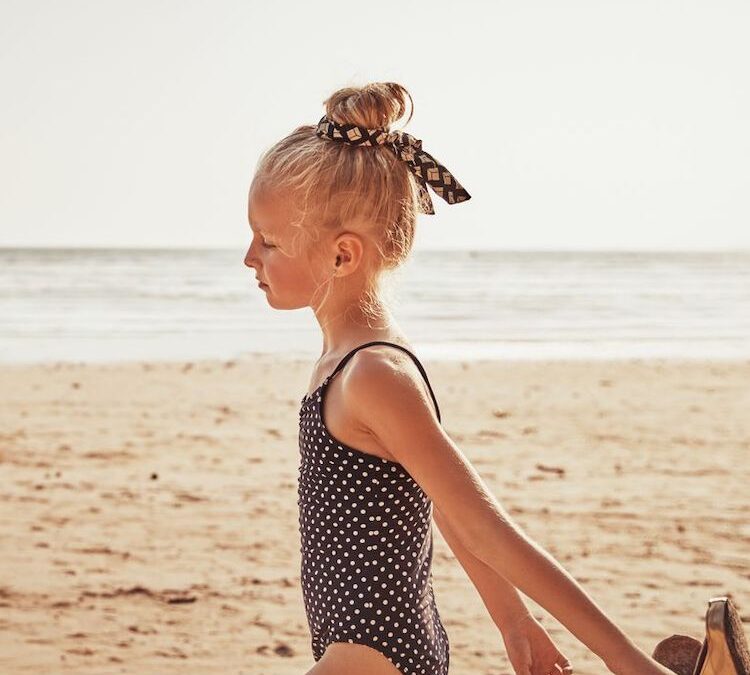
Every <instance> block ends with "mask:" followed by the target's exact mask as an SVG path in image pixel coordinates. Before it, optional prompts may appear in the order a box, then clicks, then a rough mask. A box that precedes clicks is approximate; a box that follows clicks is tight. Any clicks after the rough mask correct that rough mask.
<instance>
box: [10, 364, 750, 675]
mask: <svg viewBox="0 0 750 675" xmlns="http://www.w3.org/2000/svg"><path fill="white" fill-rule="evenodd" d="M424 364H425V367H426V368H427V372H428V374H429V376H430V380H431V382H432V385H433V388H434V390H435V394H436V396H437V398H438V401H439V403H440V408H441V412H442V416H443V424H444V426H445V427H446V430H447V431H448V433H449V434H450V435H451V437H452V438H453V439H454V440H455V441H456V443H457V444H458V445H459V446H460V447H461V448H462V450H463V451H464V452H465V454H466V455H467V456H468V458H469V459H470V460H471V461H472V462H473V464H474V465H475V466H476V468H477V470H478V471H479V472H480V473H481V475H482V476H483V478H484V479H485V481H486V482H487V484H488V486H489V487H491V489H492V490H493V492H494V494H495V495H496V496H497V497H498V499H499V501H500V502H501V503H502V504H503V506H504V507H505V508H506V509H507V510H508V511H509V512H510V513H511V514H512V516H513V517H514V518H515V519H516V521H517V522H518V523H519V524H521V525H522V526H523V527H524V528H525V529H526V531H527V532H528V533H529V535H530V536H532V537H533V538H534V539H536V540H537V541H538V542H539V543H540V544H541V545H542V546H543V547H544V548H546V549H547V550H548V551H550V552H551V553H552V554H553V555H554V556H555V557H556V558H557V559H558V560H559V561H560V562H561V563H562V564H563V565H564V566H565V568H566V569H567V570H568V571H569V572H570V573H571V574H573V576H575V577H576V579H577V580H578V581H579V582H581V584H582V585H583V586H584V588H586V590H587V591H588V592H589V593H590V594H591V595H592V597H593V598H594V599H595V601H596V602H597V603H598V604H599V605H600V606H601V607H602V609H604V611H605V612H607V613H608V614H609V616H611V617H612V619H613V620H614V621H615V622H616V623H618V625H620V626H621V627H622V628H623V629H624V630H625V632H626V633H627V634H629V635H630V636H631V637H632V638H633V639H634V640H635V641H636V643H637V644H638V645H639V646H641V647H642V648H643V649H644V650H647V651H648V652H649V653H650V652H651V650H652V649H653V647H654V645H655V644H656V642H658V641H659V640H660V639H662V638H664V637H666V636H668V635H670V634H672V633H683V634H690V635H694V636H696V637H698V638H700V639H702V637H703V616H704V611H705V607H706V602H707V600H708V598H709V597H711V596H712V595H718V594H728V595H731V596H732V597H733V598H734V600H735V604H736V606H737V607H738V609H739V610H740V613H741V614H742V616H743V620H744V621H745V622H748V624H750V497H749V496H748V494H749V493H748V484H750V459H749V458H750V414H748V411H750V361H748V360H742V361H682V362H681V361H661V360H622V361H592V362H581V361H578V362H576V361H571V362H555V361H551V362H542V361H534V362H532V361H528V362H525V361H520V362H498V361H475V362H469V361H467V362H460V361H457V362H430V361H429V360H424ZM311 366H312V363H311V362H302V361H295V362H292V361H289V362H284V361H278V360H276V359H273V358H272V357H269V356H259V357H258V358H256V359H252V360H246V361H190V362H182V363H177V362H173V363H158V362H151V361H149V362H137V363H128V364H114V363H113V364H106V365H100V364H95V365H94V364H83V363H58V364H55V363H51V364H44V365H7V364H6V365H2V366H0V380H1V381H2V394H1V396H0V402H1V403H2V405H1V406H0V471H1V475H2V492H1V493H0V523H2V525H1V527H0V549H1V550H2V556H1V557H0V673H2V674H3V675H15V674H17V673H18V674H21V673H35V674H37V673H38V674H41V673H43V674H48V673H49V674H54V673H87V674H89V673H90V674H92V675H93V674H97V675H105V674H108V673H143V674H146V673H148V674H154V675H156V674H159V675H166V674H169V673H182V674H192V673H195V674H196V675H197V674H198V673H200V674H201V675H206V674H208V673H222V674H228V673H234V674H245V675H250V674H252V675H303V673H305V672H306V671H307V669H309V668H310V667H311V666H312V664H313V659H312V655H311V650H310V644H309V633H308V629H307V625H306V621H305V616H304V613H303V605H302V597H301V590H300V579H299V539H298V523H297V504H296V499H297V496H296V481H297V470H298V447H297V434H298V426H297V424H298V409H299V402H300V398H301V396H302V395H303V394H304V393H305V392H306V390H307V389H308V386H309V377H310V369H311ZM433 527H434V533H435V548H434V561H433V578H434V588H435V596H436V599H437V603H438V607H439V610H440V612H441V617H442V620H443V623H444V625H445V627H446V630H447V632H448V635H449V637H450V641H451V674H452V675H475V674H476V675H500V674H507V673H512V670H511V667H510V665H509V663H508V661H507V659H506V657H505V650H504V646H503V643H502V638H501V636H500V633H499V632H498V631H497V629H496V628H495V626H494V624H493V623H492V621H491V619H490V617H489V615H488V614H487V612H486V610H485V608H484V605H483V603H482V600H481V598H480V597H479V595H478V594H477V592H476V591H475V590H474V587H473V586H472V585H471V582H470V581H469V579H468V577H467V576H466V574H465V573H464V571H463V569H462V568H461V566H460V565H459V563H458V562H457V560H456V559H455V557H454V556H453V554H452V552H451V551H450V549H449V548H448V546H447V544H446V543H445V541H444V540H443V538H442V536H441V535H440V532H439V530H438V529H437V527H436V526H433ZM527 602H528V604H529V607H530V608H532V610H533V612H534V614H535V615H536V616H538V617H542V623H543V624H544V625H545V626H546V627H547V628H548V630H549V632H550V634H551V635H552V636H553V638H554V639H555V640H556V642H557V643H558V645H559V646H560V647H561V649H562V650H563V651H564V652H565V653H566V655H567V656H568V657H569V658H570V659H571V662H572V664H573V667H574V670H575V672H576V673H577V674H578V675H594V674H595V673H596V674H599V673H603V672H605V669H604V665H603V663H602V662H601V661H600V660H599V658H598V657H596V656H595V655H593V654H591V653H590V652H589V651H588V650H587V649H586V648H585V646H583V645H582V644H581V643H580V642H578V640H577V639H576V638H575V637H574V636H573V635H571V634H570V633H569V632H568V631H567V629H565V627H564V626H562V624H560V623H559V622H558V621H556V620H555V619H554V618H553V617H552V616H551V615H550V614H548V613H547V612H546V611H544V610H543V609H542V608H541V607H540V606H539V605H537V604H536V603H534V602H533V601H532V600H530V599H529V600H527Z"/></svg>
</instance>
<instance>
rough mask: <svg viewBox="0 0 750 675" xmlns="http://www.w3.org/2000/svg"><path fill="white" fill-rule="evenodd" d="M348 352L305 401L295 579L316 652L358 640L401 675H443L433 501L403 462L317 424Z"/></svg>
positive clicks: (444, 642) (446, 649)
mask: <svg viewBox="0 0 750 675" xmlns="http://www.w3.org/2000/svg"><path fill="white" fill-rule="evenodd" d="M374 344H383V345H391V346H393V347H396V348H398V349H401V350H402V351H404V352H406V353H407V354H409V356H410V357H411V358H412V360H413V361H414V362H415V363H416V365H417V366H418V368H419V370H420V372H421V373H422V376H423V377H424V379H425V381H426V382H427V386H428V388H429V390H430V395H431V396H432V400H433V402H434V403H435V409H436V412H437V417H438V420H439V419H440V410H439V409H438V405H437V401H436V400H435V395H434V393H433V392H432V387H431V386H430V383H429V380H428V379H427V374H426V373H425V371H424V368H423V367H422V365H421V364H420V363H419V361H418V359H417V358H416V357H415V356H414V355H413V354H412V353H411V352H410V351H408V350H407V349H406V348H405V347H401V346H400V345H397V344H394V343H391V342H384V341H379V340H378V341H373V342H368V343H366V344H362V345H359V346H358V347H355V348H354V349H353V350H351V351H350V352H349V353H348V354H347V355H346V356H345V357H344V358H343V359H342V360H341V361H340V362H339V364H338V365H337V366H336V368H335V369H334V371H333V372H332V373H331V374H330V375H329V376H328V377H326V378H325V380H323V383H322V384H321V385H320V386H319V387H318V388H317V389H316V390H315V391H313V392H312V393H311V394H310V395H308V396H304V397H303V398H302V401H301V409H300V413H299V416H300V424H299V448H300V466H299V490H298V495H299V498H298V500H297V504H298V505H299V525H300V535H301V548H300V552H301V554H302V564H301V581H302V595H303V599H304V605H305V612H306V614H307V621H308V624H309V628H310V633H311V636H312V651H313V657H314V659H315V661H316V662H317V661H319V660H320V658H321V657H322V656H323V653H324V652H325V650H326V647H327V646H328V645H329V644H331V643H332V642H356V643H359V644H363V645H367V646H369V647H372V648H373V649H376V650H377V651H379V652H381V653H383V654H384V655H385V656H386V658H388V659H389V660H390V661H391V663H393V664H394V666H395V667H396V668H398V669H399V670H400V672H401V673H403V674H404V675H412V674H414V675H446V674H447V673H448V663H449V657H450V646H449V642H448V634H447V633H446V632H445V628H444V627H443V624H442V623H441V621H440V615H439V613H438V609H437V605H436V604H435V596H434V594H433V590H432V501H431V500H430V499H429V498H428V497H427V495H426V493H425V492H424V491H423V490H422V489H421V488H420V486H419V484H418V483H417V482H416V481H415V480H414V479H413V478H412V477H411V475H410V474H409V473H408V472H407V471H406V469H405V468H404V466H403V465H402V464H399V463H398V462H394V461H391V460H388V459H385V458H383V457H378V456H376V455H372V454H369V453H365V452H362V451H361V450H357V449H356V448H352V447H350V446H347V445H344V444H343V443H340V442H339V441H337V440H336V439H335V438H334V437H333V436H331V434H330V433H329V432H328V429H327V428H326V425H325V424H324V422H323V415H322V410H323V402H324V397H325V388H326V385H327V384H328V382H329V381H330V380H331V378H333V377H334V376H335V375H336V373H337V372H339V371H340V370H341V369H342V368H343V367H344V365H345V364H346V362H347V361H348V360H349V359H350V358H351V357H352V356H353V355H354V353H355V352H357V351H358V350H359V349H362V348H364V347H368V346H370V345H374Z"/></svg>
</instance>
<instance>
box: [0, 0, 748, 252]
mask: <svg viewBox="0 0 750 675" xmlns="http://www.w3.org/2000/svg"><path fill="white" fill-rule="evenodd" d="M749 34H750V3H748V2H746V1H742V2H740V1H737V2H727V1H721V0H712V1H711V2H707V1H706V0H702V1H701V2H694V1H689V0H675V1H674V2H663V1H661V0H647V1H640V0H628V1H625V0H591V1H589V2H580V1H579V2H572V1H571V2H560V1H559V0H550V1H549V2H535V1H530V0H523V1H514V2H505V1H503V2H498V1H494V0H493V1H490V0H487V1H486V2H479V1H468V2H456V1H455V0H453V1H451V2H443V1H436V0H429V1H427V0H421V1H419V2H409V1H408V0H399V1H393V0H381V1H380V2H378V3H370V4H365V5H361V6H360V5H357V4H354V5H353V4H351V3H334V4H327V3H322V4H321V3H316V2H309V1H305V2H302V1H299V2H289V1H280V0H274V1H272V2H268V1H266V0H264V1H262V2H257V1H249V0H237V1H234V0H232V1H229V0H203V1H201V2H195V1H189V0H172V1H169V2H165V1H158V0H129V1H128V2H124V1H113V0H90V1H87V2H83V1H79V0H75V1H74V0H68V1H66V2H60V1H59V0H57V1H51V0H48V1H45V0H0V96H1V97H2V104H0V183H1V185H2V188H0V246H84V247H87V246H144V247H152V246H167V247H170V246H177V247H186V246H196V247H212V248H213V247H244V246H246V245H247V244H248V243H249V228H248V224H247V219H246V197H247V188H248V185H249V182H250V179H251V176H252V171H253V169H254V167H255V163H256V161H257V159H258V156H259V154H260V153H261V152H262V151H263V150H264V149H266V148H267V147H269V146H270V145H272V144H273V143H274V142H276V141H277V140H279V139H280V138H282V137H283V136H284V135H286V134H287V133H289V132H291V131H292V130H293V129H294V128H295V127H296V126H298V125H301V124H315V123H317V121H318V119H319V118H320V117H321V115H322V114H323V112H324V110H323V106H322V102H323V99H324V98H326V97H327V96H328V95H329V94H331V93H332V92H333V91H335V90H336V89H338V88H340V87H343V86H350V85H357V84H363V83H365V82H368V81H373V80H383V81H385V80H395V81H397V82H400V83H401V84H403V85H404V86H406V87H407V88H408V89H409V90H410V92H411V94H412V96H413V98H414V102H415V111H414V116H413V118H412V120H411V121H410V122H409V124H408V125H407V126H406V127H405V131H408V132H409V133H411V134H413V135H414V136H416V137H417V138H420V139H422V142H423V147H424V149H425V150H427V151H428V152H430V153H431V154H433V155H434V156H435V157H436V158H437V159H438V160H439V161H441V162H442V163H443V164H444V165H445V166H446V167H447V168H448V169H449V170H450V171H451V172H452V173H453V174H454V175H455V176H456V178H457V179H458V180H459V181H460V182H461V183H462V184H463V185H464V187H465V188H466V189H467V190H468V191H469V193H470V194H471V195H472V199H471V200H470V201H468V202H464V203H461V204H457V205H448V204H447V203H446V202H444V201H443V200H442V199H440V198H439V197H438V196H437V195H435V193H433V192H431V195H432V198H433V202H434V205H435V210H436V215H434V216H429V215H421V216H420V221H419V224H418V228H419V231H418V236H417V244H416V245H417V247H419V248H422V249H436V248H442V249H444V248H453V247H457V248H474V249H481V248H494V249H544V250H548V249H564V250H573V249H584V250H589V249H656V250H669V249H673V250H692V249H710V250H716V249H739V248H741V249H750V199H749V197H750V128H749V124H748V122H749V121H750V77H748V65H749V64H750V40H748V39H747V36H748V35H749ZM403 121H404V120H402V122H401V124H403ZM399 126H400V125H399Z"/></svg>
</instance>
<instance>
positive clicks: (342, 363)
mask: <svg viewBox="0 0 750 675" xmlns="http://www.w3.org/2000/svg"><path fill="white" fill-rule="evenodd" d="M370 345H390V346H391V347H396V348H397V349H400V350H401V351H403V352H406V353H407V354H408V355H409V356H410V357H411V360H412V361H414V363H415V364H416V366H417V368H419V372H420V373H422V377H424V381H425V382H426V383H427V388H428V389H429V390H430V396H431V397H432V402H433V403H434V404H435V411H436V412H437V418H438V422H440V421H441V419H440V408H439V407H438V402H437V399H436V398H435V393H434V392H433V391H432V385H431V384H430V380H429V378H428V377H427V373H426V372H425V369H424V367H423V366H422V364H421V363H420V362H419V359H418V358H417V357H416V356H414V354H412V353H411V352H410V351H409V350H408V349H407V348H406V347H402V346H401V345H397V344H396V343H395V342H386V341H385V340H373V341H372V342H365V343H364V344H362V345H357V346H356V347H355V348H354V349H352V350H351V351H350V352H349V353H348V354H347V355H346V356H344V358H342V359H341V361H339V362H338V365H337V366H336V367H335V368H334V369H333V372H332V373H331V374H330V375H329V376H328V377H327V378H326V382H328V381H330V380H331V379H333V376H334V375H335V374H336V373H338V372H339V371H340V370H341V369H342V368H343V367H344V366H345V365H346V364H347V362H348V361H349V359H351V358H352V356H354V354H355V353H356V352H358V351H359V350H360V349H364V348H365V347H369V346H370Z"/></svg>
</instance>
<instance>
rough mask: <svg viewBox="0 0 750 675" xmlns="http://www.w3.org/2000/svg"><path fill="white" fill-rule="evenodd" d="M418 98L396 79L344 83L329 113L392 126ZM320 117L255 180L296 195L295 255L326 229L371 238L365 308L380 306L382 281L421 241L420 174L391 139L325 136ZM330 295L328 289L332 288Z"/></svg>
mask: <svg viewBox="0 0 750 675" xmlns="http://www.w3.org/2000/svg"><path fill="white" fill-rule="evenodd" d="M407 98H408V100H409V102H410V104H411V111H410V114H409V118H408V119H407V120H406V123H405V124H404V126H405V125H406V124H408V122H409V120H411V117H412V114H413V112H414V101H413V100H412V98H411V95H410V94H409V92H408V91H407V90H406V88H405V87H403V86H402V85H400V84H398V83H396V82H372V83H369V84H365V85H363V86H361V87H344V88H343V89H339V90H338V91H336V92H334V93H333V94H331V95H330V96H329V97H328V98H327V99H325V100H324V101H323V105H324V106H325V112H326V116H327V117H329V118H330V119H332V120H334V121H335V122H337V123H338V124H347V123H350V124H357V125H359V126H364V127H368V128H382V129H385V130H386V131H391V125H392V124H394V123H395V122H396V121H397V120H399V119H401V117H403V115H404V113H405V112H406V100H407ZM316 127H317V121H316V124H307V125H304V126H300V127H297V128H296V129H295V130H294V131H292V132H291V133H290V134H289V135H288V136H286V137H284V138H282V139H281V140H280V141H278V142H277V143H275V144H274V145H273V146H272V147H271V148H269V149H268V150H266V151H265V152H264V153H263V154H262V155H261V157H260V159H259V161H258V164H257V166H256V172H255V175H254V176H253V180H252V183H251V186H250V192H251V193H252V192H253V190H255V189H264V188H266V187H268V188H270V189H271V191H272V192H274V193H281V194H283V195H285V196H287V197H289V198H290V200H291V203H293V204H294V206H295V207H296V209H297V210H298V211H299V213H300V217H299V218H297V219H295V220H293V221H292V222H291V223H289V225H290V226H292V227H293V228H295V230H296V232H295V233H294V236H293V237H292V245H291V247H292V251H291V252H290V253H289V254H290V255H295V256H296V255H299V254H300V253H306V254H307V255H308V260H309V254H310V253H311V252H312V251H313V249H314V246H313V244H314V242H316V241H317V240H319V238H320V234H321V232H324V231H326V232H331V233H334V234H335V233H337V232H339V231H344V230H346V231H350V232H354V233H356V234H359V235H361V236H362V238H363V240H364V241H365V242H366V243H367V242H369V243H370V244H372V246H371V247H369V250H368V247H367V244H365V246H366V252H365V260H364V261H363V264H364V266H365V272H366V280H367V283H366V288H365V291H364V295H363V297H362V298H360V307H361V308H362V309H363V310H364V311H365V313H366V314H370V313H373V312H374V310H375V304H376V300H377V295H376V291H377V290H378V282H379V281H380V279H381V278H382V276H383V273H384V272H387V271H391V270H395V269H396V268H398V267H400V266H401V265H402V264H403V263H404V262H405V261H406V260H407V258H408V256H409V253H410V252H411V249H412V246H413V243H414V234H415V227H416V220H417V213H418V205H419V202H418V186H417V183H416V179H415V178H414V176H413V174H412V173H411V172H410V171H409V169H408V167H407V166H406V165H405V164H404V162H403V161H402V160H400V159H399V158H398V157H397V156H396V154H395V153H394V152H393V150H392V149H390V148H388V147H387V146H384V145H378V146H374V147H370V146H361V147H357V146H353V145H350V144H348V143H340V142H333V141H331V140H330V139H327V138H321V137H320V136H318V135H317V134H316V133H315V132H316ZM326 297H327V294H326Z"/></svg>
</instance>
